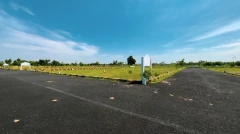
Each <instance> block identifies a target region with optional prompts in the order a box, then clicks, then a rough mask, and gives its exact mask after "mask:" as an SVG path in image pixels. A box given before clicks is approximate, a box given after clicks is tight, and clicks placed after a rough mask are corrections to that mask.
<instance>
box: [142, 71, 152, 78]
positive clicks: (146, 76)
mask: <svg viewBox="0 0 240 134" xmlns="http://www.w3.org/2000/svg"><path fill="white" fill-rule="evenodd" d="M142 76H143V77H144V78H145V79H147V80H150V78H151V76H152V71H151V70H145V71H144V73H143V75H142Z"/></svg>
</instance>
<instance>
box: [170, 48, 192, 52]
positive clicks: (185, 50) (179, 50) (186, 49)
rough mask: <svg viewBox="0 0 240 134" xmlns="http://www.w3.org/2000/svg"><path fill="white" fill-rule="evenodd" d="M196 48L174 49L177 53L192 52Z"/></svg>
mask: <svg viewBox="0 0 240 134" xmlns="http://www.w3.org/2000/svg"><path fill="white" fill-rule="evenodd" d="M192 50H194V49H193V48H182V49H177V50H174V52H177V53H185V52H190V51H192Z"/></svg>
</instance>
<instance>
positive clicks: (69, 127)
mask: <svg viewBox="0 0 240 134" xmlns="http://www.w3.org/2000/svg"><path fill="white" fill-rule="evenodd" d="M113 97H114V98H113ZM14 121H15V122H14ZM0 133H24V134H25V133H161V134H163V133H207V134H209V133H218V134H219V133H231V134H232V133H240V78H237V77H233V76H230V75H226V74H221V73H215V72H212V71H208V70H204V69H198V68H196V69H194V68H188V69H185V70H183V71H181V72H179V73H177V74H175V75H174V76H172V77H170V78H168V79H166V80H164V81H163V82H161V83H158V84H155V85H150V86H142V85H137V84H134V85H129V84H127V83H121V82H111V81H106V80H95V79H85V78H79V77H69V76H58V75H49V74H41V73H34V72H26V71H9V70H3V69H0Z"/></svg>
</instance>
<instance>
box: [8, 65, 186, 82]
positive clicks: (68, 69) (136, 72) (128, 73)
mask: <svg viewBox="0 0 240 134" xmlns="http://www.w3.org/2000/svg"><path fill="white" fill-rule="evenodd" d="M9 68H11V69H13V70H19V67H18V66H11V67H9ZM25 69H28V67H25ZM31 69H32V71H38V72H49V73H55V74H58V73H60V74H75V75H83V76H95V77H105V78H119V79H125V80H140V78H141V77H140V70H141V68H140V66H134V67H129V66H105V67H103V66H32V67H31ZM145 69H150V68H149V67H145ZM180 69H182V68H178V70H180ZM178 70H177V69H176V67H175V66H153V68H152V74H153V76H154V77H157V76H163V75H166V74H168V73H169V72H170V73H175V72H177V71H178ZM162 78H163V77H162ZM156 79H159V77H158V78H156ZM156 81H160V80H156Z"/></svg>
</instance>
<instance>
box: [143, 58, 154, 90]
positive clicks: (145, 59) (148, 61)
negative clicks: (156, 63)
mask: <svg viewBox="0 0 240 134" xmlns="http://www.w3.org/2000/svg"><path fill="white" fill-rule="evenodd" d="M145 66H149V67H150V68H151V70H152V62H151V59H150V57H149V56H148V55H147V54H146V56H144V57H141V79H142V84H143V85H146V79H145V78H144V77H143V76H142V75H143V73H144V67H145Z"/></svg>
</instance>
